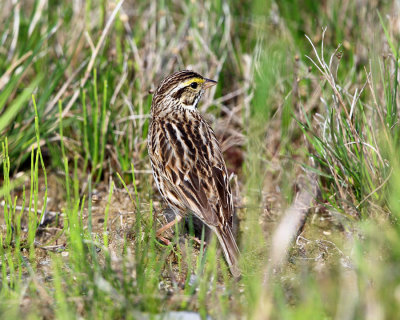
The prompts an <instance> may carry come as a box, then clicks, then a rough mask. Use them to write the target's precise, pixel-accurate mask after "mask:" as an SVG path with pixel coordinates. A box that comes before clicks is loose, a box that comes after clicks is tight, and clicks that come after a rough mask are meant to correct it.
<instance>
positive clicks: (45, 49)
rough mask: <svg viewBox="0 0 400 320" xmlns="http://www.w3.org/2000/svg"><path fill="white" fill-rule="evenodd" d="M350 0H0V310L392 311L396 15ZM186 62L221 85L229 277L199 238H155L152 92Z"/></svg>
mask: <svg viewBox="0 0 400 320" xmlns="http://www.w3.org/2000/svg"><path fill="white" fill-rule="evenodd" d="M361 3H362V4H363V5H364V6H360V7H358V6H357V4H356V3H353V2H351V1H342V2H340V3H339V2H336V1H327V2H326V3H321V4H317V3H315V2H312V1H306V0H304V1H300V2H299V1H298V2H296V1H280V2H278V1H268V2H266V3H265V2H262V1H255V2H254V3H253V2H248V1H244V2H243V1H241V2H232V3H231V2H226V1H206V2H204V3H202V2H193V1H189V2H179V3H178V2H173V3H169V2H163V1H161V2H152V3H147V2H145V1H134V2H133V3H128V2H126V3H125V2H124V3H122V2H120V1H119V2H117V3H113V2H108V1H101V3H96V2H93V1H87V2H85V4H83V3H81V2H79V1H74V2H69V1H64V2H62V1H61V2H51V1H50V2H47V1H42V0H29V1H3V2H1V3H0V12H1V13H0V17H1V19H0V21H2V22H3V23H2V24H1V25H0V43H1V46H0V131H1V137H0V142H1V158H0V161H1V164H2V165H1V169H0V172H1V175H2V185H1V187H0V196H1V199H2V202H1V205H2V208H3V215H2V217H1V218H0V224H1V226H2V228H1V230H0V256H1V258H0V264H1V281H0V314H1V318H10V319H11V318H13V319H14V318H32V319H36V318H65V319H75V318H77V317H82V318H96V319H97V318H128V319H130V318H132V319H137V318H153V317H155V318H157V317H158V318H162V317H163V316H165V315H166V314H167V313H168V312H171V311H193V312H196V313H198V314H199V315H200V316H201V317H202V318H206V317H207V316H208V315H211V316H212V317H213V318H215V319H220V318H224V319H225V318H227V319H228V318H229V319H231V318H259V319H269V318H276V319H282V318H285V319H292V318H296V319H310V318H318V319H319V318H337V319H353V318H354V319H355V318H372V319H383V318H395V317H396V316H397V313H398V307H397V305H398V300H399V294H398V291H399V289H398V286H399V283H400V282H399V279H400V276H399V272H398V269H399V256H400V255H399V245H398V243H399V235H400V233H399V226H398V212H399V209H400V208H399V199H398V196H397V193H398V192H397V190H398V189H399V183H400V177H399V170H400V167H399V166H400V165H399V162H398V156H397V154H398V151H399V130H398V129H399V128H398V125H399V124H398V123H399V113H398V110H397V107H398V65H399V61H398V49H397V48H398V45H397V42H398V38H397V35H396V33H395V27H394V26H395V25H396V21H397V20H396V19H398V17H396V16H395V15H393V14H392V12H394V11H395V9H396V4H391V3H386V4H372V3H370V2H367V1H365V2H361ZM397 22H398V21H397ZM188 67H189V68H193V69H195V70H197V71H198V72H200V73H202V74H204V75H205V76H207V77H209V78H212V79H216V80H218V86H216V87H215V88H214V89H213V90H214V91H211V92H209V93H208V94H207V95H206V96H205V97H203V103H202V105H201V106H200V110H201V112H203V113H204V114H205V115H206V117H207V118H208V120H209V121H210V122H212V124H213V126H214V128H215V132H216V134H217V136H218V138H219V139H220V140H221V141H222V148H223V150H224V151H225V152H226V158H227V160H228V164H229V170H230V171H231V172H233V173H234V175H233V179H232V182H235V181H236V184H235V189H236V190H235V194H236V197H235V200H236V204H237V207H238V212H237V213H238V217H239V219H240V228H239V237H238V239H239V243H240V248H241V252H242V256H241V268H242V271H243V275H242V278H241V279H240V280H238V281H235V280H233V279H232V278H231V276H230V274H229V271H228V270H229V269H228V268H227V266H226V264H225V262H224V260H223V258H222V257H221V254H220V252H219V250H218V246H217V243H216V241H215V238H212V239H211V240H210V243H207V246H206V247H205V246H204V243H203V242H201V244H198V243H197V242H196V241H194V239H193V234H191V233H190V232H189V234H184V233H182V231H181V228H180V227H179V226H177V227H176V228H175V230H174V233H173V234H172V233H169V234H167V235H166V237H168V238H169V239H170V240H171V243H170V244H168V245H167V244H164V243H162V242H160V241H159V240H157V238H156V232H155V230H156V228H158V226H161V225H162V224H163V223H165V219H164V216H163V213H162V208H163V207H162V203H161V201H160V198H159V196H158V193H157V191H156V190H155V188H154V184H153V182H152V177H151V173H150V167H149V162H148V159H147V154H146V136H147V130H148V118H149V110H150V105H151V99H152V95H151V92H152V91H153V90H154V88H155V86H156V85H157V83H158V82H159V81H160V80H161V79H162V78H163V77H164V76H165V75H167V74H169V73H171V72H172V71H174V70H177V69H183V68H188ZM304 195H306V197H304ZM304 199H308V200H307V201H303V200H304ZM282 230H283V231H286V232H282ZM203 237H204V233H203Z"/></svg>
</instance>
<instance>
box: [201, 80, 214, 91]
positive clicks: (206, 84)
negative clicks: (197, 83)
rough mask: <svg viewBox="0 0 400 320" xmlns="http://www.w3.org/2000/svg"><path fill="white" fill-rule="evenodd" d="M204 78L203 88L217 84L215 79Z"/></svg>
mask: <svg viewBox="0 0 400 320" xmlns="http://www.w3.org/2000/svg"><path fill="white" fill-rule="evenodd" d="M204 80H205V82H204V85H203V88H204V90H205V89H208V88H211V87H212V86H215V85H216V84H217V81H214V80H211V79H204Z"/></svg>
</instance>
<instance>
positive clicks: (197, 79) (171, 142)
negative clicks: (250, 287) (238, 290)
mask: <svg viewBox="0 0 400 320" xmlns="http://www.w3.org/2000/svg"><path fill="white" fill-rule="evenodd" d="M215 83H216V82H215V81H212V80H208V79H205V78H203V77H202V76H201V75H199V74H197V73H195V72H192V71H187V70H184V71H179V72H176V73H174V74H172V75H170V76H168V77H166V78H165V79H164V80H163V81H162V82H161V83H160V85H159V87H158V88H157V90H156V92H155V94H154V97H153V102H152V106H151V118H152V121H151V124H150V129H149V135H148V151H149V156H150V160H151V166H152V169H153V175H154V179H155V181H156V184H157V187H158V189H159V191H160V193H161V195H162V197H163V198H164V200H165V201H166V202H167V204H168V205H169V206H170V207H171V208H172V209H173V210H174V211H175V213H176V214H178V215H180V216H184V215H185V214H186V213H187V212H192V213H193V214H194V215H196V216H197V217H198V218H199V219H200V220H201V221H203V222H204V223H205V224H206V225H207V226H208V227H210V229H211V230H213V231H214V232H215V233H216V235H217V237H218V239H219V242H220V244H221V246H222V249H223V251H224V255H225V258H226V260H227V262H228V264H229V267H230V269H231V272H232V274H233V275H234V276H239V275H240V270H239V267H238V255H239V249H238V247H237V245H236V242H235V239H234V237H233V234H232V218H233V212H234V207H233V200H232V192H231V188H230V186H229V180H228V173H227V170H226V166H225V161H224V159H223V157H222V153H221V149H220V146H219V143H218V141H217V139H216V137H215V134H214V131H213V130H212V129H211V127H210V125H209V124H208V123H207V122H206V121H205V120H204V119H203V117H202V116H201V114H200V113H199V112H198V110H197V108H196V107H197V104H198V102H199V100H200V98H201V96H202V94H203V92H204V90H205V89H207V88H208V87H210V86H212V85H214V84H215Z"/></svg>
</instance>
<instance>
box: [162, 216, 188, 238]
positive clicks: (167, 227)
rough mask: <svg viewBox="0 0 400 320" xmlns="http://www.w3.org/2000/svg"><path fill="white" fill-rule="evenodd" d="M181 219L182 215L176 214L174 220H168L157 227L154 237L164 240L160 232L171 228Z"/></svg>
mask: <svg viewBox="0 0 400 320" xmlns="http://www.w3.org/2000/svg"><path fill="white" fill-rule="evenodd" d="M181 220H182V217H181V216H179V215H176V218H175V219H174V220H172V221H171V222H168V223H167V224H166V225H165V226H163V227H161V228H160V229H158V230H157V231H156V237H157V238H158V239H160V240H161V241H163V242H165V241H164V240H166V239H165V238H164V237H162V236H161V234H162V233H163V232H164V231H165V230H168V229H170V228H172V227H173V226H174V225H175V224H177V223H179V221H181Z"/></svg>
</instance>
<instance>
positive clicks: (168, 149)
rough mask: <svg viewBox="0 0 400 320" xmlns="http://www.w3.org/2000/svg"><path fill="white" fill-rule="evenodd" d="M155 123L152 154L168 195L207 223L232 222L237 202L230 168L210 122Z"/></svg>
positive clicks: (214, 224) (169, 198)
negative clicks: (233, 195) (228, 173)
mask: <svg viewBox="0 0 400 320" xmlns="http://www.w3.org/2000/svg"><path fill="white" fill-rule="evenodd" d="M154 125H155V126H157V128H155V127H153V128H152V130H154V132H157V137H154V138H153V139H154V141H152V142H151V143H150V144H151V147H150V148H149V153H150V157H151V158H152V162H153V163H154V162H156V164H155V165H154V166H155V167H156V170H158V174H159V176H160V180H162V183H163V186H162V187H160V186H159V188H160V189H161V188H164V190H160V191H161V193H162V194H163V196H164V198H166V200H167V201H168V202H169V203H170V204H172V205H174V204H175V206H176V207H177V208H181V207H182V205H183V206H184V208H185V209H186V210H190V211H192V212H193V213H194V214H195V215H196V216H198V217H199V218H200V219H201V220H203V221H204V222H205V223H206V224H209V225H213V226H217V225H219V224H222V225H226V224H227V223H228V224H231V218H232V214H233V202H232V194H231V189H230V186H229V180H228V175H227V170H226V166H225V162H224V160H223V157H222V153H221V150H220V148H219V144H218V141H217V139H216V138H215V135H214V132H213V131H212V130H211V128H210V127H209V125H208V124H207V123H206V122H204V121H201V120H198V121H195V123H193V121H192V122H190V123H189V125H188V124H182V122H178V121H174V120H169V121H167V120H165V121H162V122H158V123H157V124H154ZM153 136H154V135H153ZM155 146H157V147H155ZM150 149H152V150H150Z"/></svg>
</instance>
